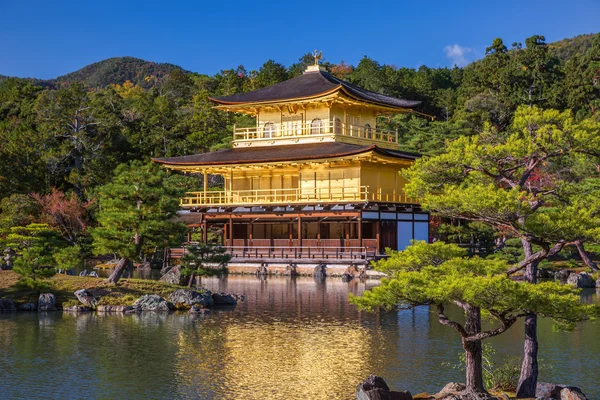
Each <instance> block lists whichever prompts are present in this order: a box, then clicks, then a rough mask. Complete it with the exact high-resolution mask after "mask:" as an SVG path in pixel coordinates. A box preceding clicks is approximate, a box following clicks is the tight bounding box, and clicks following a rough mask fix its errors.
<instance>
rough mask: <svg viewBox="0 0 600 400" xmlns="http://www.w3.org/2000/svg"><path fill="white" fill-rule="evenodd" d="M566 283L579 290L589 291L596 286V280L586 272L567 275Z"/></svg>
mask: <svg viewBox="0 0 600 400" xmlns="http://www.w3.org/2000/svg"><path fill="white" fill-rule="evenodd" d="M567 283H568V284H569V285H572V286H575V287H576V288H579V289H589V288H593V287H595V286H596V280H595V279H594V278H592V276H591V275H590V274H588V273H587V272H581V273H579V274H571V275H569V278H568V279H567Z"/></svg>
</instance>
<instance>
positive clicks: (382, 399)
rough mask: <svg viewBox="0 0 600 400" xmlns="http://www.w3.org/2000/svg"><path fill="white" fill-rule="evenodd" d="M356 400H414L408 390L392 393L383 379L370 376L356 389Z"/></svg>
mask: <svg viewBox="0 0 600 400" xmlns="http://www.w3.org/2000/svg"><path fill="white" fill-rule="evenodd" d="M356 400H412V395H411V394H410V392H409V391H408V390H405V391H403V392H395V391H392V390H390V388H389V387H388V385H387V384H386V383H385V380H384V379H383V378H382V377H380V376H377V375H369V377H368V378H367V379H366V380H365V381H364V382H362V383H359V384H358V386H357V387H356Z"/></svg>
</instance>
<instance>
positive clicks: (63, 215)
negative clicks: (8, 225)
mask: <svg viewBox="0 0 600 400" xmlns="http://www.w3.org/2000/svg"><path fill="white" fill-rule="evenodd" d="M31 196H32V197H33V198H34V199H35V200H36V201H37V202H38V203H39V205H40V207H41V219H42V221H44V222H46V223H47V224H49V225H50V226H53V227H54V228H56V229H57V230H58V231H59V232H60V233H61V235H62V236H63V237H64V238H65V239H66V240H67V241H68V242H69V243H71V244H77V243H78V240H79V238H80V236H81V235H83V234H84V233H85V231H86V229H87V227H88V225H89V219H90V211H91V207H92V206H93V204H94V202H93V201H81V200H79V198H78V197H77V196H76V195H75V193H71V194H70V195H67V194H65V193H64V192H62V191H60V190H58V189H56V188H53V189H52V191H51V192H50V193H48V194H46V195H41V194H38V193H33V194H32V195H31Z"/></svg>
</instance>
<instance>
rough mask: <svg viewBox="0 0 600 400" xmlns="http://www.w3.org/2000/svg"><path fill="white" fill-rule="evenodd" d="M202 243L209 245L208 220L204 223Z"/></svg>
mask: <svg viewBox="0 0 600 400" xmlns="http://www.w3.org/2000/svg"><path fill="white" fill-rule="evenodd" d="M202 241H203V242H204V244H206V243H208V222H206V220H204V222H203V223H202Z"/></svg>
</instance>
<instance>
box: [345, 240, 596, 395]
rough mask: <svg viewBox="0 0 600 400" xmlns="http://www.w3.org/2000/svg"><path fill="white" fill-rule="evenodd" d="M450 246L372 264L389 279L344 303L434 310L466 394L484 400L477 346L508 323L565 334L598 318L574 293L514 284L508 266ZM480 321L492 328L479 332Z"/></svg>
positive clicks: (418, 249) (417, 246)
mask: <svg viewBox="0 0 600 400" xmlns="http://www.w3.org/2000/svg"><path fill="white" fill-rule="evenodd" d="M463 254H464V250H463V249H461V248H459V247H458V246H456V245H448V244H444V243H441V242H439V243H434V244H432V245H428V244H425V243H424V242H417V243H413V244H412V245H411V246H409V247H408V248H407V249H406V250H405V251H402V252H396V253H393V254H392V255H391V257H390V258H389V259H388V260H385V261H380V262H378V263H377V264H376V269H378V270H382V271H385V272H386V273H387V274H388V275H389V276H390V278H389V279H384V280H383V281H382V283H381V285H380V286H377V287H375V288H373V289H370V290H367V291H365V292H364V293H363V294H362V296H360V297H354V296H352V297H351V299H350V301H351V302H352V303H354V304H356V305H357V306H359V307H360V308H362V309H367V310H372V309H373V308H374V307H383V308H386V309H397V308H398V307H401V308H402V307H403V308H411V307H416V306H432V307H434V308H435V310H436V313H437V316H438V321H439V322H440V323H441V324H443V325H446V326H449V327H451V328H453V329H454V330H455V331H456V332H457V333H458V334H459V335H460V337H461V341H462V346H463V349H464V351H465V360H466V369H465V370H466V386H467V389H466V394H467V395H471V396H472V398H477V399H482V398H487V397H483V396H481V394H485V393H487V392H486V389H485V387H484V380H483V364H482V341H483V340H485V339H488V338H491V337H493V336H497V335H500V334H502V333H504V332H506V331H507V330H508V329H509V328H510V327H511V326H512V325H514V323H515V322H516V321H517V320H518V319H520V318H525V317H527V316H529V315H531V314H535V315H536V316H543V317H548V318H553V319H554V320H555V321H556V322H557V323H558V324H559V326H561V327H563V328H570V327H572V326H573V323H574V322H576V321H581V320H585V319H589V318H592V317H594V316H596V315H597V314H598V311H599V308H598V307H597V306H593V305H592V306H590V305H584V304H582V303H581V301H580V299H579V296H578V291H577V290H575V289H573V288H571V287H570V286H566V285H561V284H559V283H556V282H544V283H540V284H537V285H534V284H531V283H529V282H517V281H514V280H512V279H510V278H509V277H508V276H507V275H506V270H507V269H508V268H509V266H508V264H506V262H504V261H502V260H484V259H481V258H479V257H474V258H471V259H467V258H464V257H462V255H463ZM449 304H454V305H456V306H458V307H460V308H461V309H462V310H463V312H464V313H465V322H464V323H461V322H459V321H455V320H451V319H450V318H449V317H448V316H447V315H446V313H445V307H446V306H447V305H449ZM482 315H485V316H487V317H489V319H491V320H492V322H493V323H494V324H495V326H494V327H492V328H490V329H488V330H483V328H482V323H481V322H482ZM489 398H491V397H489Z"/></svg>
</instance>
